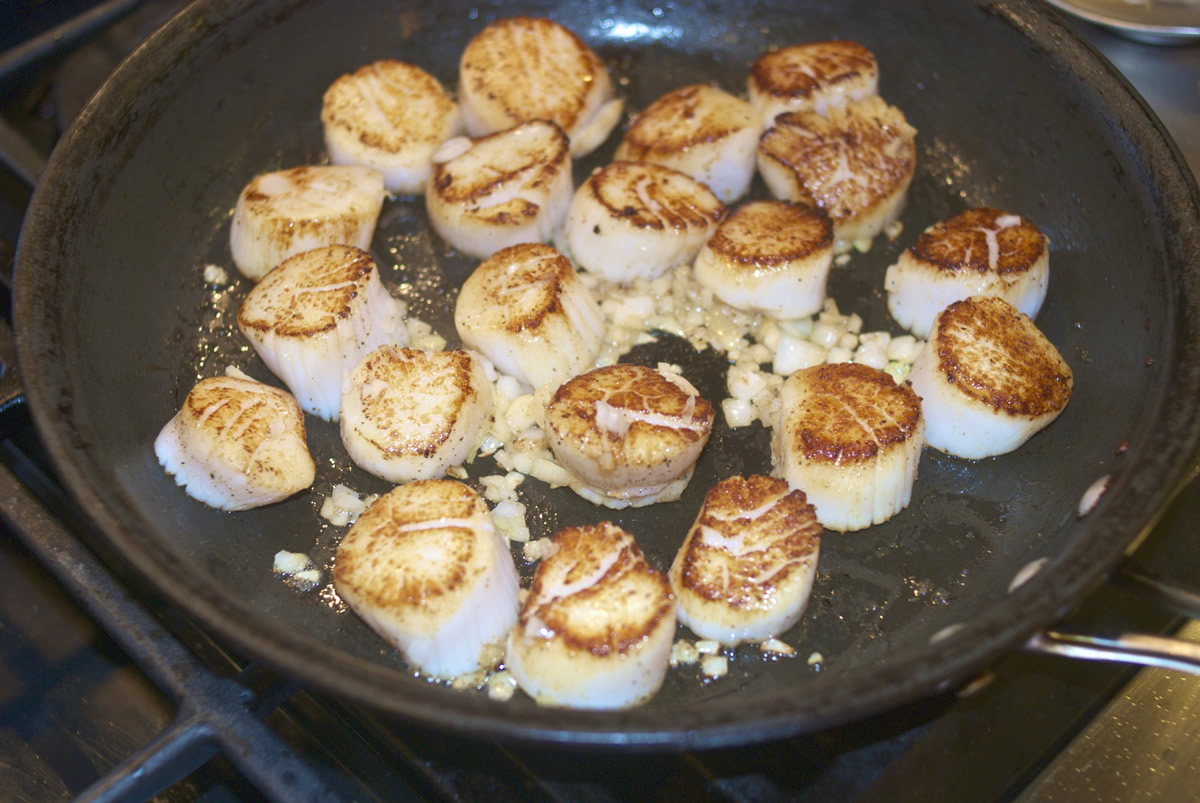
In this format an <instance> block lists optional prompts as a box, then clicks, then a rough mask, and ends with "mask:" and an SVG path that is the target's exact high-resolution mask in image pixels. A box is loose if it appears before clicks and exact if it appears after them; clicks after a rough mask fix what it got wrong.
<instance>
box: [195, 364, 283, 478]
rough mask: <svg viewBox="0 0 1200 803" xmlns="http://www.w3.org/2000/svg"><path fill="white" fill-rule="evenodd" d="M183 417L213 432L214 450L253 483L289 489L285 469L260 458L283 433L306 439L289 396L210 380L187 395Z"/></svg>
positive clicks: (267, 387) (244, 382) (254, 386)
mask: <svg viewBox="0 0 1200 803" xmlns="http://www.w3.org/2000/svg"><path fill="white" fill-rule="evenodd" d="M181 418H184V419H186V420H188V421H189V422H191V423H190V424H189V425H190V426H195V427H198V428H202V429H204V430H205V431H207V432H209V433H212V434H213V436H214V440H215V445H214V447H213V451H214V452H216V453H219V454H220V456H221V458H222V459H224V460H226V461H228V462H229V463H230V464H231V465H234V466H235V467H236V468H237V469H238V470H239V471H241V472H242V473H243V474H245V475H247V476H248V477H251V478H253V480H254V482H256V483H259V484H261V485H264V486H266V487H270V488H274V487H280V486H283V485H287V484H290V482H289V480H288V477H287V475H286V473H285V472H284V471H283V470H282V468H281V467H280V466H278V465H276V464H274V463H273V462H271V461H270V460H264V459H261V458H262V457H263V456H264V452H263V450H262V446H263V445H264V444H266V443H269V442H270V441H272V440H275V439H276V438H277V437H278V435H279V432H280V430H281V429H282V430H290V431H294V432H295V433H296V436H297V437H298V438H299V439H300V442H301V443H303V442H304V440H305V437H306V432H305V429H304V413H303V412H302V411H301V410H300V405H299V404H297V402H296V400H295V398H293V397H292V395H291V394H290V393H287V392H286V391H283V390H280V389H279V388H277V387H273V386H271V385H264V384H262V383H261V382H254V381H252V380H248V379H236V378H234V377H224V376H219V377H210V378H208V379H202V380H200V381H199V382H197V383H196V386H195V387H194V388H192V390H191V392H190V393H188V395H187V398H186V399H184V402H183V410H182V414H181Z"/></svg>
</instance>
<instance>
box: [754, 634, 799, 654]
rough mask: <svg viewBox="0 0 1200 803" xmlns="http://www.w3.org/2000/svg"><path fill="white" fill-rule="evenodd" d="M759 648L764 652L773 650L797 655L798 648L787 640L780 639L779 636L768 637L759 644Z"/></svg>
mask: <svg viewBox="0 0 1200 803" xmlns="http://www.w3.org/2000/svg"><path fill="white" fill-rule="evenodd" d="M758 648H759V649H760V650H762V651H763V652H773V653H778V654H779V655H795V654H796V649H795V648H794V647H792V645H790V644H788V643H787V642H784V641H780V640H779V639H777V638H771V639H767V640H766V641H764V642H762V643H761V644H759V645H758Z"/></svg>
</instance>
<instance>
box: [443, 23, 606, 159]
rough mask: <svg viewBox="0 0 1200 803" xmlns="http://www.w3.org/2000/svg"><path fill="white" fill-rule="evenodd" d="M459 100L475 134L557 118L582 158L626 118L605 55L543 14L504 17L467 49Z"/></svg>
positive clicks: (478, 35) (464, 115) (461, 65)
mask: <svg viewBox="0 0 1200 803" xmlns="http://www.w3.org/2000/svg"><path fill="white" fill-rule="evenodd" d="M458 76H459V77H458V98H459V103H460V104H461V105H462V111H463V117H464V119H465V121H466V126H467V131H468V133H470V135H471V136H473V137H479V136H483V135H485V134H491V133H494V132H496V131H503V130H504V129H506V128H511V127H512V126H514V125H517V124H518V123H523V122H527V121H529V120H535V119H538V120H550V121H552V122H554V123H556V124H557V125H558V126H560V127H561V128H562V130H563V131H565V132H566V134H567V136H568V137H569V138H570V140H571V153H572V154H573V155H575V156H583V155H585V154H587V153H590V152H591V151H593V150H595V149H596V148H597V147H599V145H600V143H602V142H604V140H605V139H606V138H607V137H608V134H609V132H610V131H612V129H613V128H614V127H615V126H616V124H617V123H618V122H619V121H620V119H621V112H622V110H623V109H624V105H625V104H624V102H623V101H622V100H620V99H619V98H616V97H614V93H613V84H612V79H611V78H609V75H608V69H607V68H606V67H605V66H604V62H602V61H601V60H600V57H599V56H597V55H596V53H595V52H594V51H593V50H592V49H591V48H590V47H588V46H587V44H585V43H584V42H583V40H582V39H580V38H579V37H578V36H576V35H575V34H574V33H573V32H572V31H571V30H569V29H568V28H565V27H563V26H562V25H559V24H558V23H556V22H554V21H552V20H548V19H544V18H540V17H511V18H508V19H501V20H497V21H495V22H493V23H491V24H490V25H488V26H487V27H486V28H484V29H483V30H482V31H480V32H479V33H478V34H476V35H475V37H474V38H473V39H472V40H471V41H470V42H469V43H468V44H467V47H466V49H465V50H463V54H462V58H461V59H460V61H459V72H458Z"/></svg>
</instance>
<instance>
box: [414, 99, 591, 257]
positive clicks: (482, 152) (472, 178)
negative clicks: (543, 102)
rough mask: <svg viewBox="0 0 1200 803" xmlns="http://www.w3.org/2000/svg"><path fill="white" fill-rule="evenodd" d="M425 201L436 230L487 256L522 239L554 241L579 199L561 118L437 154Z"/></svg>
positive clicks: (454, 143)
mask: <svg viewBox="0 0 1200 803" xmlns="http://www.w3.org/2000/svg"><path fill="white" fill-rule="evenodd" d="M433 162H434V166H433V178H432V179H431V181H430V182H429V186H428V188H427V189H426V192H425V205H426V208H427V209H428V210H429V222H430V225H432V226H433V230H434V231H436V232H437V233H438V235H439V236H441V238H442V239H443V240H445V241H446V242H448V243H449V244H450V245H452V246H453V247H454V248H457V249H458V250H459V251H462V252H463V253H464V254H467V255H469V256H473V257H478V258H480V259H484V258H486V257H489V256H491V255H492V254H494V253H495V252H497V251H499V250H500V249H501V248H507V247H508V246H510V245H516V244H517V243H533V242H549V241H550V240H551V239H553V237H554V236H555V234H556V233H557V232H558V230H559V229H561V228H562V223H563V219H564V218H565V217H566V214H567V207H568V205H569V204H570V203H571V190H572V187H573V185H572V183H571V154H570V151H569V149H568V146H567V138H566V136H565V135H564V134H563V132H562V129H560V128H559V127H558V126H556V125H555V124H554V123H548V122H546V121H544V120H535V121H533V122H529V123H523V124H521V125H519V126H517V127H516V128H510V129H507V130H505V131H501V132H499V133H497V134H491V135H489V136H486V137H482V138H480V139H475V140H470V139H467V138H466V137H457V138H455V139H452V140H450V141H449V142H447V143H446V144H445V145H443V146H442V147H441V149H439V150H438V152H437V153H436V154H434V157H433Z"/></svg>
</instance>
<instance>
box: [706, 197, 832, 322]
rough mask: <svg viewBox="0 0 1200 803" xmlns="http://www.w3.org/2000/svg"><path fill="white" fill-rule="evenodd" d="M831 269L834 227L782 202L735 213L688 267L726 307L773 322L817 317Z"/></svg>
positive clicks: (815, 214) (814, 212)
mask: <svg viewBox="0 0 1200 803" xmlns="http://www.w3.org/2000/svg"><path fill="white" fill-rule="evenodd" d="M832 266H833V226H832V224H831V223H830V221H829V218H828V217H827V216H826V215H825V213H823V212H821V211H820V210H818V209H814V208H812V207H807V206H800V205H798V204H790V203H787V202H785V201H752V202H750V203H746V204H743V205H742V206H740V207H738V208H737V209H734V210H733V212H731V213H730V214H729V216H728V217H726V218H725V219H724V220H723V221H721V224H720V225H719V226H717V230H716V232H714V234H713V236H712V237H710V238H709V240H708V242H706V243H705V244H704V247H703V248H701V249H700V253H699V254H698V255H697V256H696V263H695V265H694V266H693V267H694V270H695V274H696V280H697V281H698V282H700V283H701V284H702V285H704V286H705V287H707V288H709V289H710V290H712V291H713V293H714V294H715V295H716V296H717V297H718V298H720V299H721V300H722V301H724V302H725V303H726V304H728V305H729V306H731V307H735V308H737V309H740V310H746V311H752V312H765V313H767V314H770V315H774V316H776V317H778V318H783V319H791V318H803V317H806V316H809V315H813V314H815V313H817V312H820V310H821V307H822V304H824V302H825V283H826V279H827V278H828V277H829V269H830V268H831V267H832Z"/></svg>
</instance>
